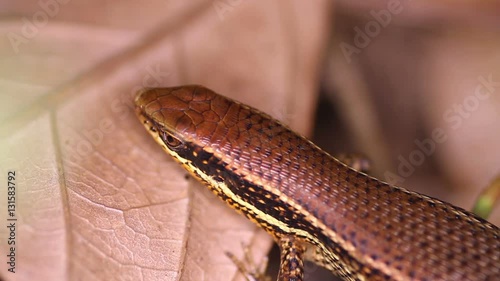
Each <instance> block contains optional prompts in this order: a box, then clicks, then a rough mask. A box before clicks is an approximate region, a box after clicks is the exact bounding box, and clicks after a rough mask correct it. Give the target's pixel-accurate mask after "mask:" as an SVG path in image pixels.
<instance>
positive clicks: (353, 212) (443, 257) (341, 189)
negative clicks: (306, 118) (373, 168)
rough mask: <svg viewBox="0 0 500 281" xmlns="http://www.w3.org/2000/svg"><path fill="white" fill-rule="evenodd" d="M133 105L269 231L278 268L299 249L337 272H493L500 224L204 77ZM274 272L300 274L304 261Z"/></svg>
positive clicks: (171, 147)
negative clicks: (369, 171)
mask: <svg viewBox="0 0 500 281" xmlns="http://www.w3.org/2000/svg"><path fill="white" fill-rule="evenodd" d="M136 106H137V114H138V117H139V118H140V119H141V121H142V122H143V124H144V126H145V127H146V129H147V130H148V131H149V132H150V133H151V135H152V136H153V137H154V138H155V140H156V141H157V142H158V143H159V144H160V145H161V146H162V147H163V149H164V150H165V151H166V152H168V153H169V154H170V155H172V156H173V157H174V158H175V159H176V160H177V161H178V162H180V163H181V164H182V165H183V166H184V167H185V168H186V169H187V170H188V171H189V172H190V173H191V174H193V175H194V176H195V177H196V178H198V179H199V180H201V181H202V182H204V183H205V184H206V185H207V186H208V187H209V188H210V189H211V190H212V191H213V192H214V193H215V194H217V195H218V196H219V197H220V198H221V199H222V200H224V201H225V202H226V203H227V204H229V205H230V206H231V207H232V208H234V209H235V210H237V211H239V212H240V213H242V214H243V215H245V216H246V217H247V218H249V219H250V220H252V221H254V222H255V223H257V224H258V225H259V226H261V227H262V228H264V229H265V230H266V231H267V232H269V233H270V234H271V235H273V237H274V238H275V239H276V241H277V242H278V244H279V245H281V249H282V263H281V264H282V265H290V261H291V260H292V262H294V265H296V264H298V265H299V267H301V266H300V265H301V263H302V258H301V256H302V250H301V248H300V247H305V248H306V253H305V254H304V258H305V259H310V260H313V261H315V262H317V263H318V264H320V265H322V266H325V267H326V268H328V269H330V270H331V271H332V272H333V273H335V274H337V275H338V276H341V277H342V278H344V279H345V280H494V279H495V278H499V276H500V237H499V236H500V231H499V229H498V227H496V226H495V225H493V224H491V223H489V222H487V221H485V220H483V219H481V218H479V217H477V216H475V215H473V214H472V213H469V212H467V211H465V210H463V209H461V208H458V207H455V206H453V205H451V204H448V203H446V202H443V201H440V200H438V199H435V198H431V197H428V196H425V195H421V194H418V193H415V192H411V191H408V190H406V189H404V188H400V187H396V186H391V185H389V184H387V183H384V182H382V181H379V180H377V179H375V178H372V177H369V176H367V175H365V174H363V173H360V172H357V171H355V170H353V169H351V168H349V167H348V166H346V165H344V164H342V163H340V162H339V161H338V160H336V159H335V158H333V157H332V156H330V155H329V154H328V153H326V152H324V151H323V150H321V149H320V148H319V147H317V146H316V145H314V144H313V143H312V142H310V141H309V140H307V139H306V138H304V137H302V136H300V135H298V134H297V133H295V132H293V131H291V130H290V129H289V128H287V127H286V126H284V125H282V124H281V123H280V122H278V121H276V120H274V119H272V118H271V117H269V116H268V115H266V114H263V113H261V112H259V111H258V110H256V109H253V108H250V107H248V106H246V105H242V104H240V103H238V102H235V101H233V100H230V99H228V98H226V97H223V96H221V95H218V94H216V93H214V92H213V91H211V90H209V89H207V88H204V87H202V86H181V87H174V88H158V89H147V90H144V91H143V92H141V93H140V94H139V95H138V96H137V98H136ZM290 237H293V239H291V240H286V239H290ZM286 241H288V243H287V242H286ZM283 245H286V247H284V246H283ZM290 256H292V257H293V259H290ZM283 259H284V260H283ZM290 268H291V269H290ZM293 274H295V275H296V276H297V279H292V278H288V279H286V276H294V275H293ZM279 280H302V268H297V267H294V266H291V267H290V266H289V267H288V268H286V267H282V268H281V270H280V277H279ZM497 280H498V279H497Z"/></svg>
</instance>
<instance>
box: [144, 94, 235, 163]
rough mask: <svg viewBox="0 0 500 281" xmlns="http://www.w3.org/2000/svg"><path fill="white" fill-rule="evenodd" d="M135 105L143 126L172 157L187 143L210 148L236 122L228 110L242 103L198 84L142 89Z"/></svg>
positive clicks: (224, 135)
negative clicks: (174, 152)
mask: <svg viewBox="0 0 500 281" xmlns="http://www.w3.org/2000/svg"><path fill="white" fill-rule="evenodd" d="M135 105H136V113H137V116H138V117H139V119H140V120H141V121H142V123H143V125H144V126H145V127H146V129H147V130H148V131H149V132H150V134H151V135H152V136H153V137H154V138H155V140H156V141H157V142H158V143H159V144H160V145H161V146H162V147H163V148H164V149H165V150H166V151H167V152H168V153H170V154H171V155H172V156H175V155H173V154H172V150H179V149H181V148H182V147H183V145H184V144H187V143H189V144H192V145H195V146H196V147H203V148H205V149H208V150H213V147H215V146H216V145H217V144H218V143H219V142H220V140H221V139H224V138H226V137H227V135H228V133H229V132H228V129H229V127H230V126H231V125H232V124H231V123H235V122H237V120H236V119H237V116H236V115H235V114H231V111H234V109H238V110H239V109H241V108H240V107H241V106H242V105H241V104H239V103H237V102H235V101H232V100H230V99H227V98H225V97H223V96H220V95H218V94H216V93H214V92H213V91H211V90H210V89H207V88H205V87H203V86H198V85H188V86H181V87H172V88H154V89H144V90H142V91H141V92H139V93H138V95H137V97H136V99H135ZM223 119H224V120H223ZM233 125H234V124H233ZM233 133H235V132H233ZM211 146H212V147H211ZM191 148H192V147H191Z"/></svg>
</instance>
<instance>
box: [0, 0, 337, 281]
mask: <svg viewBox="0 0 500 281" xmlns="http://www.w3.org/2000/svg"><path fill="white" fill-rule="evenodd" d="M48 2H50V1H47V3H48ZM60 2H61V3H60ZM60 2H56V1H52V2H50V3H52V4H51V5H52V6H50V4H47V3H46V2H43V3H42V1H40V2H34V1H33V2H32V4H31V5H29V4H26V3H25V2H23V3H20V2H16V3H14V2H13V3H10V4H2V5H4V7H3V8H2V10H3V11H4V12H5V11H10V13H11V14H17V15H20V16H18V17H14V18H10V19H9V21H3V22H2V23H1V25H0V30H1V32H2V34H3V35H4V36H3V38H4V40H3V41H2V43H1V45H0V57H2V65H1V67H0V76H1V77H2V79H1V80H0V87H1V88H2V96H1V99H2V102H1V105H0V106H1V109H2V110H1V111H0V120H2V122H1V124H0V126H1V127H0V134H1V140H0V142H1V143H0V147H1V155H2V159H1V165H0V168H1V173H2V175H4V176H3V178H4V182H3V183H2V186H5V184H6V179H5V177H6V176H5V175H7V171H15V172H16V180H15V182H16V184H17V185H16V187H17V189H16V210H15V217H16V218H17V222H16V230H15V234H16V237H15V239H16V243H17V244H16V252H15V254H16V273H15V274H13V273H10V272H8V271H7V266H6V262H7V260H8V257H6V255H5V254H4V253H8V252H9V249H8V248H9V247H8V245H7V243H5V241H6V238H7V236H8V235H9V232H8V230H7V228H5V227H2V228H1V229H0V241H1V244H0V252H1V253H2V255H1V258H0V261H2V262H1V264H2V267H1V270H0V277H1V278H3V279H4V280H9V281H10V280H236V279H237V278H240V279H238V280H241V276H240V277H237V276H238V275H239V274H238V273H237V270H236V268H235V266H234V265H233V264H232V262H231V261H230V260H229V259H228V258H227V257H226V256H225V255H224V251H231V252H233V253H234V254H236V255H237V256H239V257H241V256H242V251H243V249H242V248H241V244H242V243H245V244H249V245H250V246H252V247H254V248H255V249H254V250H253V253H254V254H255V258H256V260H257V261H260V260H261V259H262V257H263V256H265V255H266V251H267V249H268V248H269V246H270V238H269V236H267V235H265V234H264V233H263V232H262V231H261V230H259V229H257V227H256V226H254V225H253V224H251V223H249V222H247V221H246V220H245V219H244V218H243V217H241V216H238V215H237V214H235V213H234V212H233V211H232V210H231V209H230V208H228V207H226V206H225V205H224V204H223V203H222V202H219V200H218V199H217V198H216V197H215V196H214V195H212V194H210V193H209V192H208V190H206V189H205V188H204V187H202V186H201V185H199V184H198V183H196V182H195V181H194V180H192V179H186V178H185V172H184V171H183V170H182V169H181V168H180V167H178V165H177V164H175V163H174V162H173V161H172V160H171V159H169V158H168V156H167V155H165V154H164V153H163V152H162V151H161V149H160V147H158V146H157V145H156V144H155V143H154V141H153V140H152V139H151V138H150V137H149V136H148V134H147V133H146V132H145V131H144V129H143V128H142V125H141V124H140V123H139V122H138V121H137V120H136V118H135V116H134V114H133V110H132V104H133V103H132V101H133V97H134V94H135V92H136V91H137V90H138V89H139V88H142V87H152V86H153V87H154V86H173V85H179V84H186V83H198V84H203V85H205V86H208V87H210V88H213V89H214V90H216V91H218V92H220V93H223V94H225V95H228V96H230V97H232V98H235V99H238V100H241V101H243V102H245V103H248V104H251V105H253V106H255V107H258V108H260V109H262V110H264V111H266V112H269V113H271V114H272V115H274V116H276V117H278V118H281V119H283V120H284V121H286V122H288V123H289V124H291V126H292V127H294V128H295V129H297V130H299V131H301V132H303V133H309V132H311V126H310V124H311V122H312V118H313V117H312V114H313V105H314V103H315V95H314V93H315V92H316V90H317V89H316V88H317V86H316V82H317V73H318V66H319V58H320V56H319V54H320V51H321V48H322V46H323V45H324V39H323V38H325V32H326V27H327V25H326V19H327V11H328V9H327V8H328V3H327V1H320V2H317V3H315V4H306V3H302V2H301V1H293V2H289V3H285V2H282V3H274V2H273V3H268V2H265V1H260V2H259V1H225V0H224V1H223V0H221V1H190V2H189V3H185V2H181V1H178V2H173V1H168V2H164V1H151V2H148V3H147V4H143V3H138V2H135V1H125V2H123V3H122V2H120V3H116V2H111V1H108V2H106V1H105V2H102V1H99V2H97V1H93V2H88V1H87V2H85V4H83V2H80V3H76V2H66V3H62V2H64V1H60ZM47 5H48V6H47ZM45 18H46V20H44V19H45ZM6 196H7V194H6V192H5V190H4V189H2V191H1V192H0V200H1V202H6V200H7V197H6ZM0 206H2V210H0V214H1V215H0V218H1V220H2V222H6V219H7V218H6V215H7V214H6V210H5V208H4V207H3V206H4V205H3V204H2V205H0Z"/></svg>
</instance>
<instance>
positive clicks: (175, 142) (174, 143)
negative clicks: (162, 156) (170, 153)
mask: <svg viewBox="0 0 500 281" xmlns="http://www.w3.org/2000/svg"><path fill="white" fill-rule="evenodd" d="M162 139H163V141H164V142H165V144H166V145H167V146H168V147H170V148H178V147H179V146H181V144H182V142H181V141H180V140H179V139H177V138H176V137H174V136H172V135H170V134H169V133H165V132H163V134H162Z"/></svg>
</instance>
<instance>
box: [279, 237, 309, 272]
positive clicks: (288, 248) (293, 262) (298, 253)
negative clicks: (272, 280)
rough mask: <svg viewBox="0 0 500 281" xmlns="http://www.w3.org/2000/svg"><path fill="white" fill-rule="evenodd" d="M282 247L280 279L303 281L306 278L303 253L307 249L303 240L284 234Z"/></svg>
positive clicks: (281, 240) (280, 244)
mask: <svg viewBox="0 0 500 281" xmlns="http://www.w3.org/2000/svg"><path fill="white" fill-rule="evenodd" d="M278 244H279V247H280V260H281V262H280V271H279V274H278V281H302V280H303V279H304V260H303V255H304V252H305V250H306V247H305V245H304V242H303V241H300V239H297V238H295V237H293V236H283V237H281V238H280V240H279V241H278Z"/></svg>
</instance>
